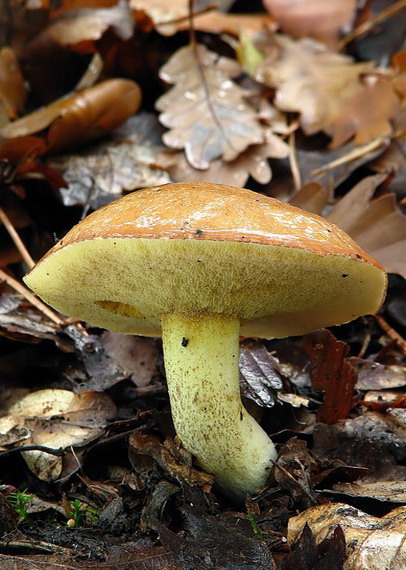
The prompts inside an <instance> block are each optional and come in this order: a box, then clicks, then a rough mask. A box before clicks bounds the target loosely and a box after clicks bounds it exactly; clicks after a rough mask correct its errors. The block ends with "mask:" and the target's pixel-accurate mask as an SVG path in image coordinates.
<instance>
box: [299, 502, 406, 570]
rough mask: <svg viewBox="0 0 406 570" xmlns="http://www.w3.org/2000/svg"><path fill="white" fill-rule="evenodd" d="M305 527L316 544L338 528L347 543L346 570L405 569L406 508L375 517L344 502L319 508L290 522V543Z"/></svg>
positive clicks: (309, 510)
mask: <svg viewBox="0 0 406 570" xmlns="http://www.w3.org/2000/svg"><path fill="white" fill-rule="evenodd" d="M306 524H307V525H308V526H309V527H310V529H311V530H312V532H313V534H314V536H315V539H316V543H317V544H319V543H320V542H321V541H322V540H324V539H325V538H328V537H329V536H331V535H332V533H333V532H334V530H335V529H336V528H337V525H340V527H341V528H342V530H343V532H344V536H345V539H346V542H347V549H346V559H345V562H344V566H343V568H344V569H345V570H359V569H360V568H368V569H370V570H372V569H375V568H376V569H379V568H394V569H395V568H396V569H399V570H400V569H401V568H404V567H405V566H406V507H398V508H397V509H395V510H393V511H391V512H390V513H388V514H387V515H385V516H384V517H382V518H377V517H373V516H370V515H367V514H366V513H364V512H362V511H360V510H359V509H356V508H354V507H350V506H349V505H346V504H344V503H338V504H330V505H319V506H317V507H313V508H311V509H308V510H307V511H304V512H303V513H301V514H300V515H298V516H296V517H292V518H291V519H290V520H289V525H288V542H289V543H290V544H293V543H295V542H296V540H298V538H299V536H300V534H301V532H302V531H303V529H304V527H305V525H306Z"/></svg>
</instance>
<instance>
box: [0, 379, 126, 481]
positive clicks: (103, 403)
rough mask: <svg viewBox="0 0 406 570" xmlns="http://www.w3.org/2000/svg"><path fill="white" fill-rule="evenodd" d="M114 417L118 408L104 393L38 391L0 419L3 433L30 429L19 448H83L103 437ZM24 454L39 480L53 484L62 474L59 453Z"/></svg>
mask: <svg viewBox="0 0 406 570" xmlns="http://www.w3.org/2000/svg"><path fill="white" fill-rule="evenodd" d="M115 414H116V407H115V405H114V404H113V402H112V401H111V399H110V397H109V396H107V394H104V393H102V392H91V391H87V392H82V393H80V394H74V393H73V392H70V391H68V390H57V389H55V390H52V389H47V390H39V391H37V392H32V393H31V394H28V395H27V396H24V397H23V398H22V399H21V400H19V401H18V402H16V403H15V404H13V405H12V406H11V407H10V409H9V410H8V415H6V416H3V417H2V418H0V431H1V433H2V434H4V435H7V434H8V432H9V431H10V430H11V429H13V428H14V427H18V428H19V429H21V428H25V429H27V430H28V433H29V437H25V438H23V439H22V440H20V441H18V442H17V443H18V444H19V445H18V447H21V446H23V447H26V446H40V447H46V448H49V449H54V450H59V449H66V448H70V447H75V446H84V445H86V444H88V443H89V442H91V441H94V440H95V439H97V438H98V437H100V436H101V435H102V434H103V427H104V426H105V425H106V422H107V420H108V419H112V418H113V417H114V416H115ZM21 455H22V456H23V458H24V459H25V461H26V463H27V465H28V467H29V468H30V469H31V471H33V472H34V473H35V474H36V475H37V477H38V478H39V479H42V480H44V481H48V482H51V481H55V480H57V479H58V478H59V477H60V475H61V474H62V470H63V457H61V455H60V454H59V455H58V454H55V455H53V454H52V453H47V452H46V451H42V450H29V451H24V449H22V451H21ZM79 465H80V464H78V466H79Z"/></svg>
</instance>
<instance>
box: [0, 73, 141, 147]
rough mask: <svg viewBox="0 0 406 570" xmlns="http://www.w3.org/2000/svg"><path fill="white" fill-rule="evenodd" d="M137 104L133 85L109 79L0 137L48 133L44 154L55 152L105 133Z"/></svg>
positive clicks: (9, 128) (18, 123) (136, 89)
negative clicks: (44, 131) (45, 152)
mask: <svg viewBox="0 0 406 570" xmlns="http://www.w3.org/2000/svg"><path fill="white" fill-rule="evenodd" d="M140 102H141V92H140V88H139V87H138V85H137V84H136V83H135V82H134V81H130V80H128V79H110V80H106V81H103V82H102V83H99V84H98V85H95V86H94V87H89V88H88V89H84V90H83V91H82V92H79V93H75V94H74V95H69V96H68V97H66V98H64V99H60V100H58V101H55V102H54V103H51V104H50V105H48V106H47V107H45V108H43V109H39V110H38V111H34V113H31V115H27V116H26V117H23V118H22V119H19V120H17V121H14V122H13V123H10V124H9V125H7V126H6V127H4V128H3V129H1V131H0V134H1V135H2V136H3V137H5V138H8V139H14V138H17V137H27V136H29V135H33V134H35V133H39V132H40V131H43V130H44V129H48V130H47V133H46V135H45V142H46V146H47V151H48V152H49V151H52V152H56V151H60V150H62V149H66V148H69V147H71V146H72V145H75V144H82V143H83V142H86V141H89V140H92V139H95V138H98V137H101V136H103V135H105V134H107V133H109V132H110V131H112V130H113V129H114V128H115V127H117V126H118V125H120V124H121V123H123V122H124V121H125V120H126V119H128V117H130V116H131V115H133V114H134V113H135V112H136V111H137V110H138V108H139V105H140Z"/></svg>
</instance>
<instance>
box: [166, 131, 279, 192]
mask: <svg viewBox="0 0 406 570" xmlns="http://www.w3.org/2000/svg"><path fill="white" fill-rule="evenodd" d="M264 137H265V142H264V143H263V144H257V145H251V146H249V147H248V148H247V149H246V150H245V151H243V152H242V153H241V154H240V155H239V156H238V157H237V158H236V159H234V160H231V161H229V162H226V161H224V160H221V159H217V160H213V161H212V162H211V163H210V166H209V168H208V169H207V170H197V169H196V168H193V166H191V165H190V164H189V162H188V161H187V159H186V156H185V154H184V153H183V152H162V153H161V154H160V155H159V156H158V159H157V162H158V165H159V166H161V167H162V168H164V169H166V170H168V172H169V174H170V175H171V177H172V179H173V180H175V181H176V182H216V184H228V185H229V186H237V187H243V186H245V183H246V182H247V180H248V177H249V176H252V178H254V180H256V181H257V182H259V183H260V184H267V183H268V182H270V180H271V178H272V170H271V167H270V164H269V161H268V158H285V157H286V156H287V155H288V152H289V150H288V146H287V144H286V143H284V142H283V141H282V140H281V139H280V138H279V137H277V136H276V135H274V134H273V133H272V132H271V130H270V129H264Z"/></svg>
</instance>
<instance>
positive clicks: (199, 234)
mask: <svg viewBox="0 0 406 570" xmlns="http://www.w3.org/2000/svg"><path fill="white" fill-rule="evenodd" d="M202 233H203V230H195V234H196V236H197V237H199V236H201V235H202Z"/></svg>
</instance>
